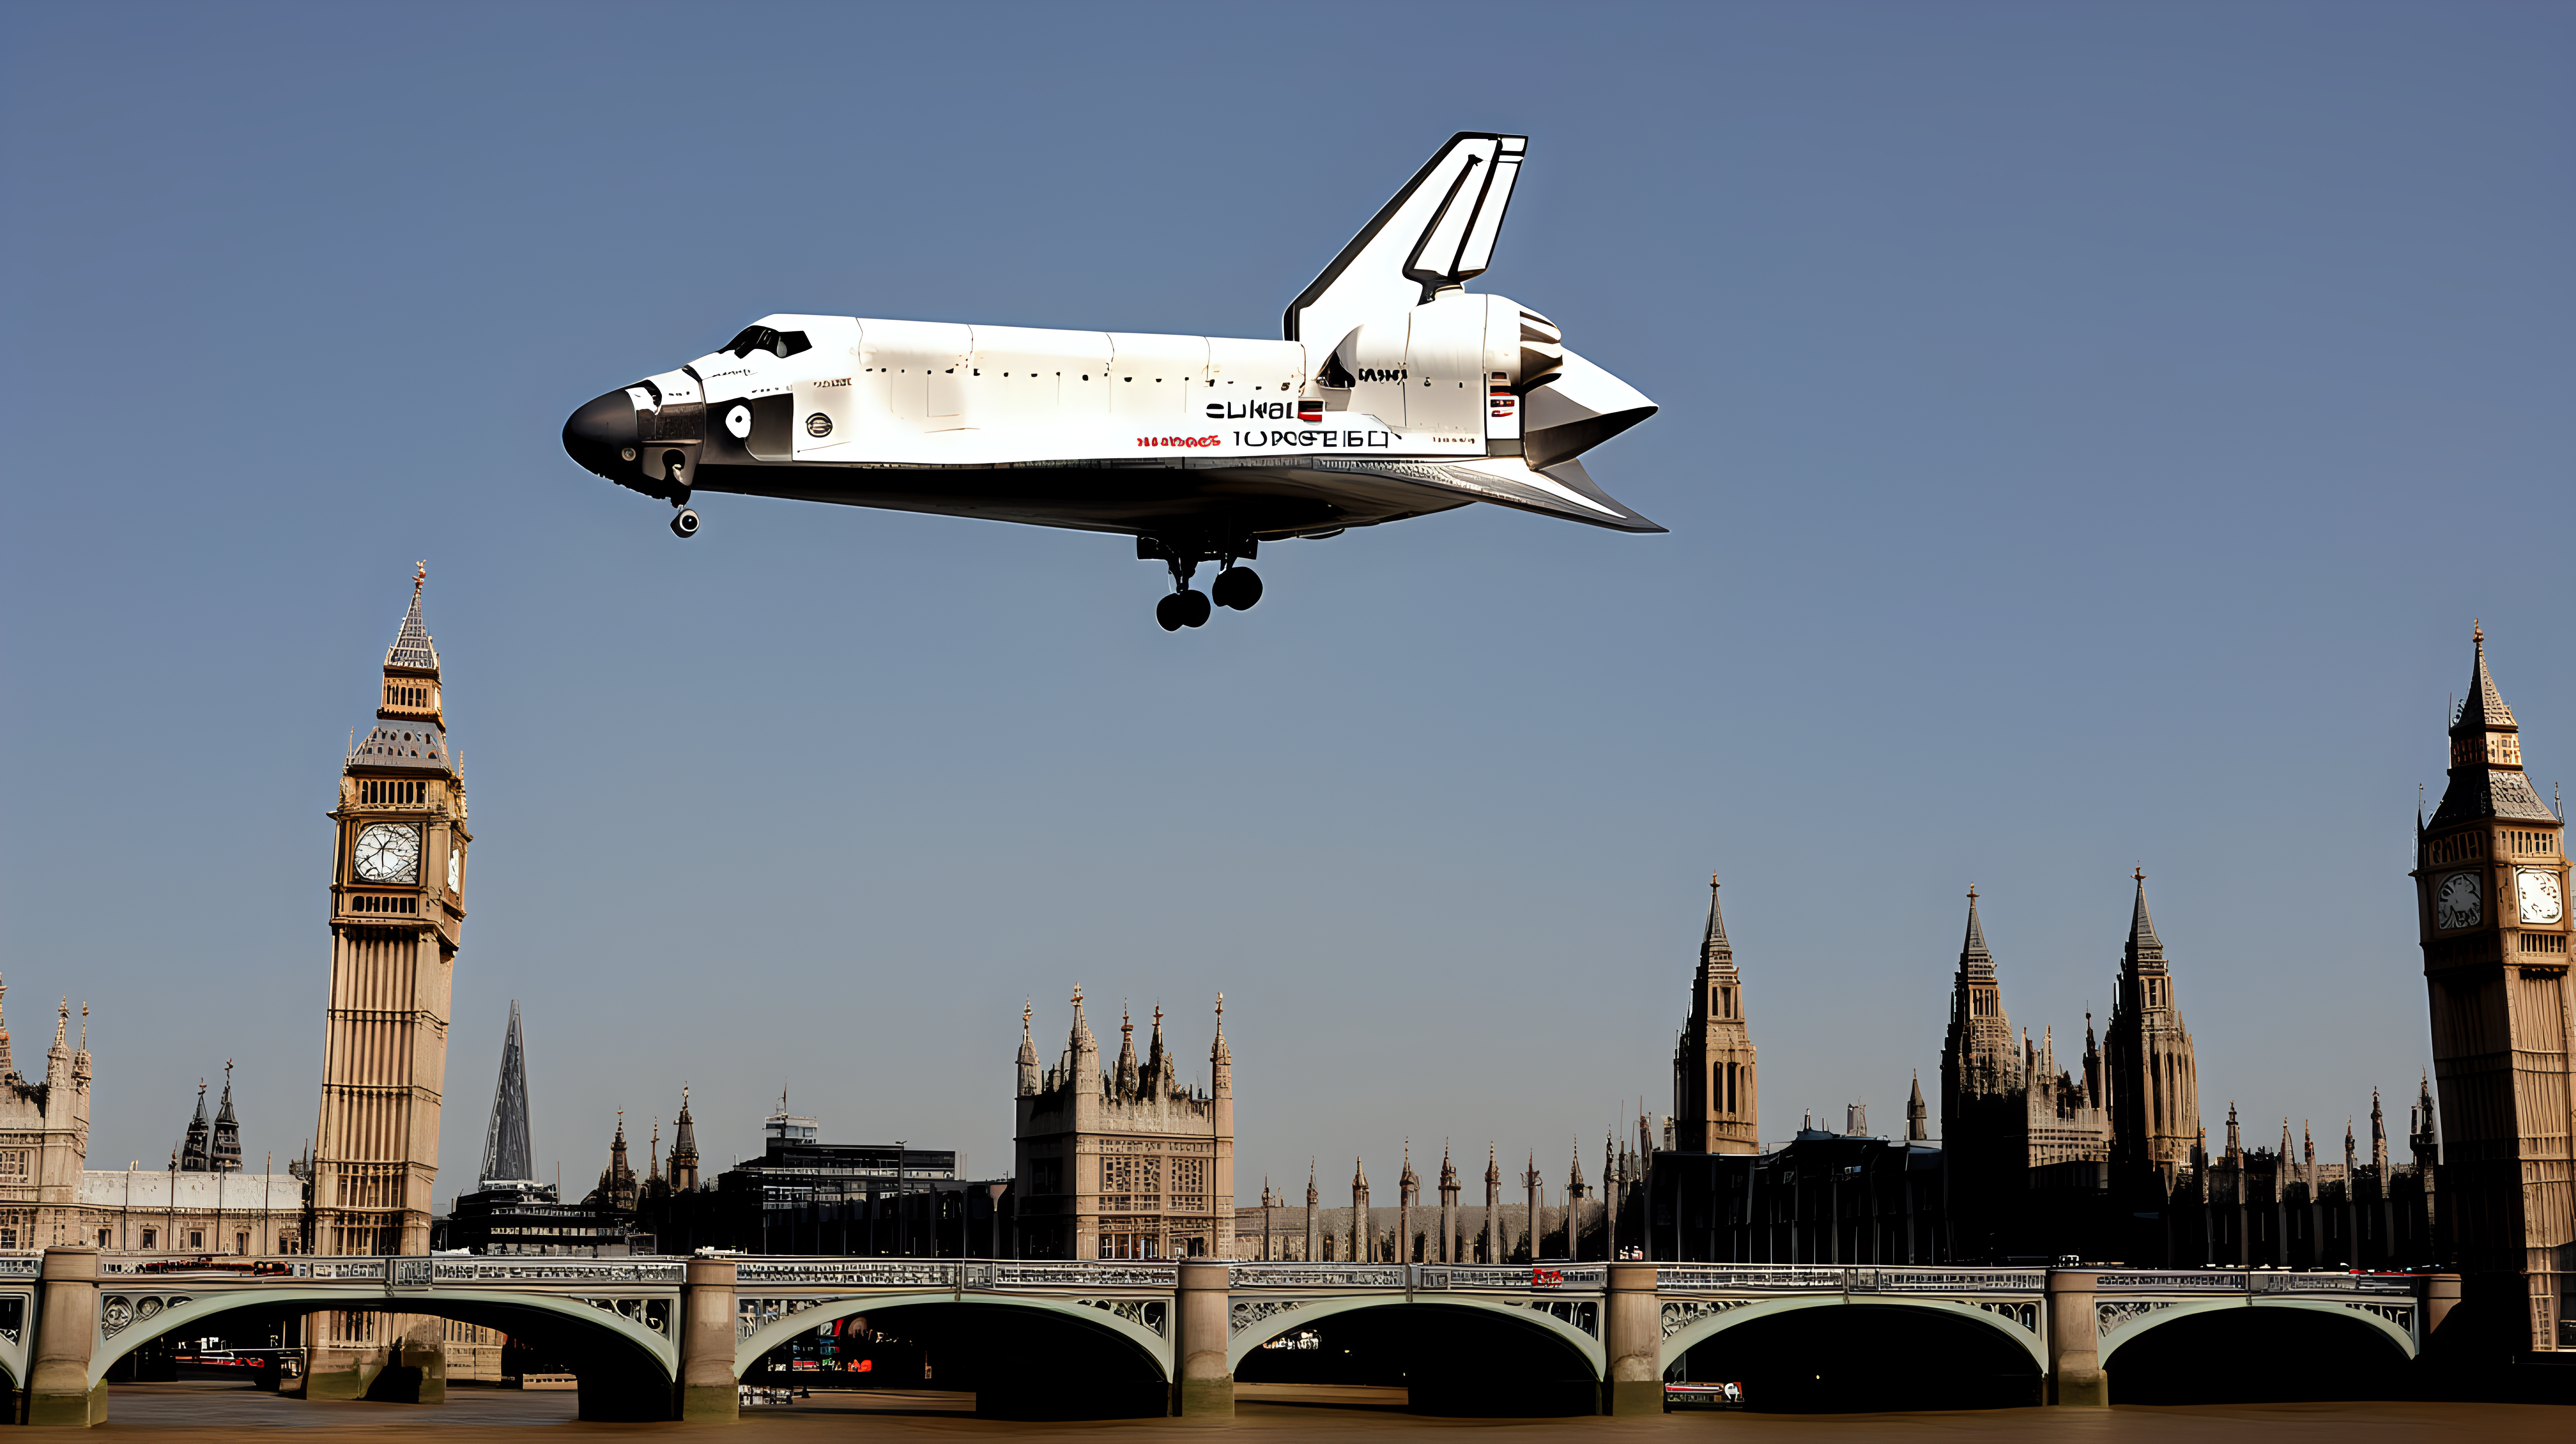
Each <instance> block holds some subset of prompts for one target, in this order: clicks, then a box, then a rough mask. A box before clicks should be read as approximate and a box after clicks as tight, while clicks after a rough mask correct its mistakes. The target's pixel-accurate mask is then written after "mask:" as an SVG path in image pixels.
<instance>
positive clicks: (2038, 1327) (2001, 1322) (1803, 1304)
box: [1658, 1294, 2048, 1375]
mask: <svg viewBox="0 0 2576 1444" xmlns="http://www.w3.org/2000/svg"><path fill="white" fill-rule="evenodd" d="M2005 1307H2009V1308H2011V1309H2012V1310H2013V1314H2012V1316H2011V1317H2010V1318H2009V1319H2007V1318H2006V1317H2005V1316H2004V1315H2003V1314H2001V1313H1999V1312H1996V1311H1995V1310H1993V1309H1987V1308H1982V1307H1980V1306H1978V1305H1976V1304H1970V1303H1962V1302H1959V1301H1958V1300H1955V1299H1927V1298H1910V1297H1907V1296H1904V1295H1901V1294H1896V1295H1890V1294H1879V1295H1873V1296H1871V1297H1870V1298H1868V1299H1866V1300H1861V1299H1852V1298H1848V1297H1845V1296H1843V1295H1840V1294H1834V1295H1828V1296H1826V1297H1824V1298H1785V1299H1758V1300H1752V1301H1746V1302H1736V1301H1733V1300H1727V1299H1664V1300H1662V1301H1661V1303H1660V1307H1659V1309H1658V1312H1659V1314H1660V1315H1661V1318H1662V1322H1663V1327H1664V1347H1663V1365H1664V1369H1665V1372H1667V1373H1669V1372H1671V1370H1672V1367H1673V1366H1674V1365H1675V1364H1678V1363H1680V1362H1681V1361H1682V1356H1683V1355H1685V1354H1688V1353H1689V1352H1690V1351H1691V1348H1692V1347H1693V1346H1694V1345H1697V1344H1702V1343H1705V1342H1707V1341H1708V1340H1710V1339H1712V1338H1715V1337H1716V1336H1718V1335H1719V1334H1722V1333H1724V1332H1726V1331H1727V1330H1729V1329H1734V1328H1741V1327H1743V1326H1744V1325H1746V1324H1750V1323H1755V1322H1757V1321H1759V1320H1762V1319H1772V1318H1778V1317H1780V1316H1781V1315H1783V1314H1791V1313H1798V1312H1801V1311H1803V1310H1807V1309H1838V1308H1868V1309H1900V1310H1915V1311H1919V1312H1923V1313H1928V1314H1933V1315H1938V1316H1941V1317H1946V1318H1953V1319H1961V1320H1965V1321H1967V1322H1970V1323H1974V1324H1977V1325H1980V1326H1982V1327H1984V1328H1988V1329H1991V1330H1993V1331H1994V1332H1995V1333H1996V1334H1998V1335H2000V1336H2001V1337H2003V1338H2005V1339H2007V1340H2010V1341H2011V1342H2012V1343H2013V1344H2014V1345H2015V1346H2016V1347H2018V1348H2019V1349H2021V1351H2022V1352H2023V1353H2025V1354H2028V1355H2029V1356H2030V1361H2031V1363H2032V1364H2033V1365H2034V1366H2035V1367H2037V1368H2038V1369H2039V1370H2040V1371H2041V1373H2042V1374H2043V1375H2044V1374H2045V1373H2046V1372H2047V1370H2048V1344H2047V1341H2046V1339H2044V1338H2043V1337H2042V1333H2041V1331H2042V1329H2043V1328H2044V1327H2045V1320H2044V1319H2043V1318H2042V1316H2041V1314H2040V1311H2039V1306H2038V1301H2037V1300H2031V1301H2029V1302H2026V1303H2025V1302H2018V1301H2017V1302H2015V1303H2013V1304H2010V1305H2003V1304H1998V1305H1997V1308H1999V1309H2000V1308H2005Z"/></svg>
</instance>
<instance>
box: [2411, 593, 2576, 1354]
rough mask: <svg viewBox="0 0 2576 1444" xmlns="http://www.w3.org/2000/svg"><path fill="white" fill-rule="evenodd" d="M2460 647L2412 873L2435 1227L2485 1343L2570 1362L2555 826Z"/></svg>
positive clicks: (2574, 1326)
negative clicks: (2434, 1155)
mask: <svg viewBox="0 0 2576 1444" xmlns="http://www.w3.org/2000/svg"><path fill="white" fill-rule="evenodd" d="M2473 636H2474V638H2475V645H2476V649H2477V654H2476V659H2475V661H2474V662H2473V663H2472V664H2471V667H2470V671H2469V694H2468V699H2467V700H2466V701H2465V702H2463V703H2461V704H2460V711H2459V715H2458V717H2457V718H2455V719H2454V720H2453V721H2452V723H2451V767H2450V773H2451V776H2450V783H2449V785H2448V786H2446V787H2445V788H2444V789H2443V792H2442V805H2441V806H2440V807H2439V808H2437V809H2435V811H2434V813H2433V820H2432V821H2431V822H2430V823H2425V822H2423V821H2422V820H2421V819H2420V817H2419V818H2418V821H2417V823H2416V835H2415V871H2414V873H2413V874H2412V876H2413V877H2414V879H2415V906H2416V916H2417V926H2418V935H2419V941H2420V942H2421V944H2422V946H2423V949H2424V978H2425V988H2426V992H2427V994H2428V999H2429V1002H2430V1004H2431V1009H2432V1023H2433V1073H2434V1077H2435V1078H2436V1079H2437V1080H2438V1081H2439V1083H2440V1086H2441V1107H2442V1136H2443V1139H2444V1142H2445V1147H2444V1151H2445V1153H2446V1154H2447V1157H2446V1158H2445V1159H2444V1165H2443V1170H2442V1171H2443V1175H2444V1177H2443V1182H2442V1190H2443V1193H2442V1197H2443V1200H2444V1212H2445V1214H2446V1215H2448V1218H2447V1222H2448V1223H2449V1225H2450V1232H2451V1235H2452V1240H2453V1245H2454V1249H2455V1252H2456V1256H2457V1259H2458V1262H2459V1266H2460V1271H2461V1273H2462V1275H2463V1280H2462V1283H2463V1290H2464V1292H2463V1299H2462V1302H2463V1304H2464V1305H2480V1304H2483V1307H2480V1308H2479V1310H2478V1311H2479V1312H2480V1313H2482V1314H2484V1315H2485V1316H2486V1320H2487V1326H2488V1327H2490V1328H2494V1329H2496V1330H2497V1331H2498V1333H2499V1334H2500V1335H2502V1336H2504V1337H2500V1338H2499V1339H2498V1340H2497V1342H2499V1343H2503V1344H2508V1345H2509V1346H2510V1347H2511V1348H2513V1349H2515V1350H2517V1351H2520V1350H2526V1349H2527V1350H2535V1351H2550V1350H2561V1349H2576V1313H2572V1312H2571V1311H2570V1309H2569V1308H2568V1304H2567V1299H2566V1289H2567V1286H2568V1284H2569V1282H2570V1277H2571V1276H2570V1275H2569V1274H2568V1273H2566V1272H2564V1271H2563V1270H2564V1269H2565V1267H2566V1265H2565V1264H2564V1263H2563V1262H2561V1260H2562V1259H2563V1258H2565V1257H2566V1256H2567V1254H2568V1252H2569V1250H2570V1248H2571V1245H2576V1198H2571V1190H2576V1160H2571V1158H2570V1156H2569V1145H2570V1142H2571V1133H2576V1087H2571V1085H2576V1077H2571V1073H2570V1068H2569V1056H2568V1051H2569V1044H2570V1039H2569V1036H2568V1033H2569V1016H2570V1013H2571V1011H2576V995H2571V993H2570V990H2569V986H2568V978H2567V961H2568V941H2567V939H2568V911H2567V853H2566V849H2565V846H2564V843H2565V832H2566V826H2565V823H2564V821H2563V820H2562V819H2561V817H2560V816H2559V814H2558V813H2557V812H2556V811H2555V810H2553V809H2552V808H2551V807H2550V806H2549V805H2548V804H2547V803H2544V802H2542V801H2541V800H2540V794H2539V793H2538V792H2537V791H2535V790H2534V789H2533V788H2532V785H2531V781H2530V779H2529V778H2528V777H2527V776H2525V775H2524V772H2523V766H2522V737H2521V729H2520V728H2519V727H2517V726H2516V725H2515V722H2514V718H2513V712H2512V711H2511V709H2509V708H2507V707H2506V706H2505V704H2504V698H2503V697H2502V696H2501V695H2499V694H2498V693H2497V691H2496V685H2495V679H2494V678H2493V677H2491V676H2489V675H2488V673H2487V651H2486V632H2485V630H2484V629H2483V628H2480V629H2477V630H2476V631H2475V632H2474V633H2473ZM2526 1331H2527V1332H2526Z"/></svg>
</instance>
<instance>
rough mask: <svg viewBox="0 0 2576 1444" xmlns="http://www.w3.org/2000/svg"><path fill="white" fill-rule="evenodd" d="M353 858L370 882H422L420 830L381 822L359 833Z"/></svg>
mask: <svg viewBox="0 0 2576 1444" xmlns="http://www.w3.org/2000/svg"><path fill="white" fill-rule="evenodd" d="M350 861H351V862H352V864H353V865H355V866H356V868H357V870H358V876H359V877H361V878H363V879H365V880H366V881H368V882H418V881H420V829H419V828H417V827H405V826H403V825H402V824H400V823H393V822H379V823H375V824H372V825H371V826H369V827H368V828H367V829H366V830H365V831H363V832H360V833H359V834H358V846H357V848H356V849H355V851H354V852H353V853H352V854H351V857H350Z"/></svg>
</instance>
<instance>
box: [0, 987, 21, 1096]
mask: <svg viewBox="0 0 2576 1444" xmlns="http://www.w3.org/2000/svg"><path fill="white" fill-rule="evenodd" d="M8 996H9V984H8V981H7V980H6V979H0V1001H5V1000H6V999H7V998H8ZM16 1076H18V1063H17V1060H16V1059H13V1058H11V1057H10V1056H9V1018H8V1013H7V1011H6V1010H5V1009H0V1078H14V1077H16Z"/></svg>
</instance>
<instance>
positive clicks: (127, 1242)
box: [73, 1168, 304, 1257]
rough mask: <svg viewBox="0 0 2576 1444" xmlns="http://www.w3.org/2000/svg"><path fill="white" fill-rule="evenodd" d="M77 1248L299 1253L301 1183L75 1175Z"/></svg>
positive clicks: (94, 1172) (154, 1173)
mask: <svg viewBox="0 0 2576 1444" xmlns="http://www.w3.org/2000/svg"><path fill="white" fill-rule="evenodd" d="M77 1215H78V1216H77V1219H76V1222H75V1233H76V1234H77V1237H76V1238H75V1239H74V1240H73V1241H75V1242H79V1243H86V1244H92V1245H95V1246H97V1247H99V1248H102V1249H113V1250H115V1251H117V1252H120V1253H168V1254H236V1255H248V1256H251V1257H260V1256H265V1255H271V1254H292V1253H301V1252H303V1246H302V1237H303V1229H304V1180H303V1179H301V1178H297V1177H295V1176H294V1175H293V1174H287V1173H239V1172H232V1171H214V1172H204V1171H200V1172H195V1173H190V1172H184V1171H182V1170H179V1169H166V1170H165V1169H159V1168H155V1169H149V1170H145V1169H126V1170H123V1171H121V1172H120V1171H114V1170H109V1169H90V1170H87V1171H85V1172H83V1173H82V1174H81V1176H80V1200H79V1205H78V1209H77Z"/></svg>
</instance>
